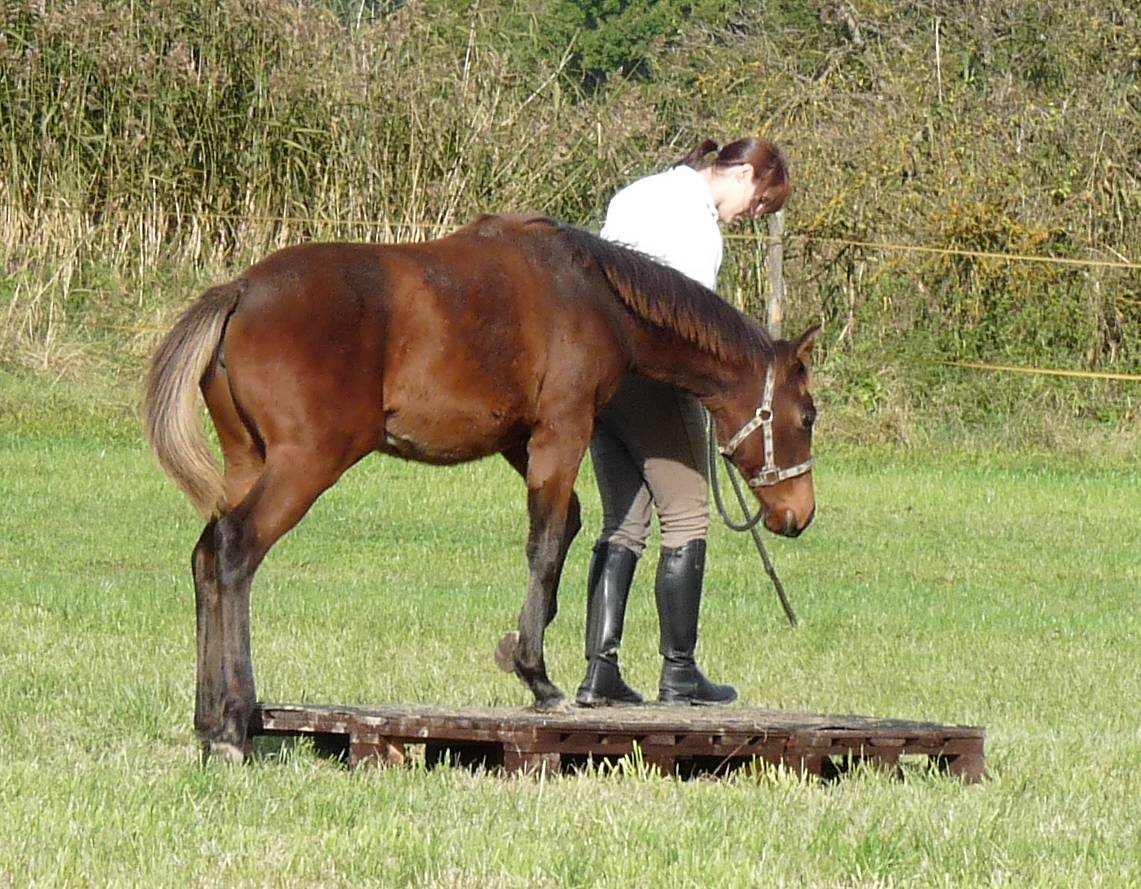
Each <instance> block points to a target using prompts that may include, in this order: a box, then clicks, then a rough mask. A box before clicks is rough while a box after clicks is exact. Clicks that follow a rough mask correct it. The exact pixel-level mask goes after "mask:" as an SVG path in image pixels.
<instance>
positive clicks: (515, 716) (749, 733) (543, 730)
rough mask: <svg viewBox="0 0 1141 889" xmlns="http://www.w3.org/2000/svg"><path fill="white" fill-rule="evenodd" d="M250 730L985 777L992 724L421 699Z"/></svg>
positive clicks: (521, 762) (507, 756) (367, 753)
mask: <svg viewBox="0 0 1141 889" xmlns="http://www.w3.org/2000/svg"><path fill="white" fill-rule="evenodd" d="M250 733H251V735H257V734H272V735H283V734H297V735H309V736H312V737H313V738H314V743H315V744H317V745H318V747H319V749H326V748H327V749H328V750H329V751H332V752H335V753H337V755H340V756H342V757H347V760H348V762H349V763H350V765H356V764H358V763H364V762H384V763H389V764H399V763H401V762H404V761H406V759H407V750H406V747H407V746H408V745H417V744H423V745H424V749H425V758H426V760H428V761H429V762H430V763H433V764H434V763H438V762H442V761H444V759H445V758H450V759H452V760H453V761H455V762H458V763H459V762H462V763H465V764H468V763H470V764H476V765H485V766H488V767H495V766H503V767H504V768H505V769H506V770H507V771H526V772H534V771H538V770H557V769H558V768H560V767H561V766H562V765H565V764H566V763H568V762H582V761H584V758H597V759H600V760H601V759H606V758H610V759H613V758H616V757H622V756H628V755H630V754H631V753H633V751H634V750H635V748H637V749H638V750H640V751H641V754H642V756H643V758H644V761H645V762H647V763H649V764H651V765H653V766H654V767H655V768H659V769H661V770H662V771H666V772H671V773H672V772H675V771H681V767H682V764H683V763H689V764H690V765H692V764H694V763H697V764H701V765H702V768H705V767H706V766H709V767H710V768H711V769H715V770H716V771H722V770H724V769H729V768H732V767H735V766H737V765H740V764H743V763H746V762H748V761H750V760H753V759H758V760H763V761H766V762H774V763H776V762H783V763H784V764H785V765H787V766H789V767H790V768H792V769H794V770H795V771H798V772H800V773H802V774H811V775H817V776H820V777H823V778H832V777H836V776H837V775H838V774H842V773H843V772H844V771H846V770H847V768H848V765H850V764H852V763H858V762H869V763H872V764H880V765H883V766H885V767H888V768H897V767H898V763H899V762H900V759H901V757H902V756H904V755H910V756H915V755H920V756H927V757H929V758H932V759H934V760H935V761H936V762H937V763H938V764H939V765H940V767H941V768H943V769H944V770H945V771H947V772H949V773H950V774H953V775H956V776H958V777H962V778H963V779H964V780H968V781H975V780H980V779H981V778H982V777H983V775H985V753H984V742H985V731H984V730H983V729H981V728H978V727H974V726H957V725H943V724H940V723H922V722H913V721H909V720H894V719H882V718H869V717H860V716H834V715H819V714H810V713H788V712H783V711H773V710H766V709H761V708H747V707H731V708H711V709H704V708H679V707H664V706H653V705H651V706H646V707H637V708H614V709H603V710H582V709H579V710H568V711H565V712H556V713H546V712H543V713H539V712H536V711H531V710H507V709H491V708H471V709H467V708H463V709H461V708H455V707H431V706H426V705H420V704H401V705H389V706H383V707H370V708H363V707H333V706H320V705H277V704H263V705H261V706H260V707H259V708H258V709H257V711H256V712H255V714H254V717H253V719H251V725H250ZM563 757H570V759H569V760H566V762H564V761H563ZM710 764H712V765H711V766H710ZM687 768H688V766H687Z"/></svg>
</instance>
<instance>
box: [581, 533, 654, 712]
mask: <svg viewBox="0 0 1141 889" xmlns="http://www.w3.org/2000/svg"><path fill="white" fill-rule="evenodd" d="M637 564H638V557H637V556H636V555H634V553H632V552H631V551H630V550H628V549H626V547H624V546H619V545H618V544H616V543H599V544H596V545H595V547H594V556H593V557H592V558H591V561H590V579H589V581H588V585H587V605H586V661H587V668H586V678H585V679H584V680H583V681H582V685H580V686H579V689H578V694H577V695H575V702H576V703H577V704H578V705H579V706H581V707H605V706H622V705H632V704H641V703H642V696H641V695H640V694H638V693H637V692H636V691H634V689H632V688H630V686H628V685H627V684H626V683H625V682H623V681H622V675H621V674H620V673H619V671H618V648H619V646H620V645H621V644H622V625H623V623H624V621H625V618H626V598H627V597H628V596H629V594H630V584H631V583H632V582H633V580H634V568H635V566H636V565H637Z"/></svg>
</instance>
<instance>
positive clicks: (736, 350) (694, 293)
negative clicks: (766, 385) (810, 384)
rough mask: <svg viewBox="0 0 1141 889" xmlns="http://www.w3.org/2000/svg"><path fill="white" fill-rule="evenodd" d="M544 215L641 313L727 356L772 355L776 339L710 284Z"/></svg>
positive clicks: (732, 359)
mask: <svg viewBox="0 0 1141 889" xmlns="http://www.w3.org/2000/svg"><path fill="white" fill-rule="evenodd" d="M534 221H535V222H539V221H540V220H537V219H536V220H534ZM541 221H542V222H543V223H546V224H548V225H551V226H553V227H554V228H555V229H556V230H557V232H558V235H559V237H560V238H562V239H563V240H564V241H566V242H567V243H568V244H569V245H570V247H571V249H572V250H573V251H574V252H575V253H578V254H580V255H581V254H585V255H586V256H588V257H589V258H590V259H592V260H593V261H594V262H595V263H596V264H597V265H598V267H599V269H600V270H601V271H602V272H603V274H605V275H606V279H607V281H609V282H610V286H611V287H613V288H614V292H615V294H617V296H618V297H619V298H620V299H621V300H622V302H623V303H624V304H625V305H626V306H627V307H628V308H629V309H630V310H631V311H632V312H634V313H635V314H636V315H638V317H640V318H642V319H644V320H646V321H648V322H649V323H650V324H653V325H656V326H658V327H663V328H666V329H667V330H671V331H673V332H674V333H676V334H677V335H678V336H679V337H681V338H682V339H683V340H685V341H686V342H689V343H692V344H693V345H695V346H697V347H698V348H699V349H701V350H702V351H705V352H708V353H709V354H711V355H714V356H715V357H717V358H719V359H721V360H723V361H730V362H734V363H738V362H742V361H747V360H749V359H751V358H752V357H754V356H758V355H759V356H762V357H765V358H771V357H772V355H773V353H774V345H773V340H772V338H771V337H770V336H769V335H768V333H766V332H765V330H764V328H762V327H761V326H760V325H759V324H758V323H757V322H756V321H754V320H753V319H752V318H750V317H749V316H748V315H746V314H744V313H743V312H740V311H738V310H737V309H735V308H734V307H733V306H731V305H729V303H727V302H725V300H723V299H721V297H719V296H718V295H717V294H716V293H714V292H713V291H712V290H710V289H709V288H707V287H705V286H703V285H702V284H699V283H698V282H697V281H694V280H693V279H692V278H690V277H688V276H686V275H683V274H682V273H681V272H678V271H675V270H674V269H671V268H669V267H667V266H664V265H662V264H661V263H660V262H657V261H656V260H654V259H652V258H650V257H649V256H646V255H645V254H643V253H639V252H638V251H636V250H631V249H630V248H629V247H624V246H622V245H621V244H615V243H612V242H610V241H606V240H603V239H602V238H599V237H597V236H595V235H592V234H590V233H589V232H585V231H583V230H582V229H579V228H575V227H573V226H570V225H566V224H564V223H561V222H558V221H557V220H554V219H543V220H541Z"/></svg>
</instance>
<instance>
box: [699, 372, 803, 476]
mask: <svg viewBox="0 0 1141 889" xmlns="http://www.w3.org/2000/svg"><path fill="white" fill-rule="evenodd" d="M775 380H776V374H775V372H774V369H773V365H772V364H771V363H770V364H769V366H768V368H767V369H766V370H765V394H764V396H763V397H762V399H761V406H760V407H759V408H757V412H756V413H755V414H754V415H753V419H751V420H750V421H749V422H748V423H746V424H745V425H744V426H742V427H741V429H740V431H739V432H738V433H737V434H736V435H734V436H733V437H732V438H731V439H729V443H728V444H727V445H725V447H723V448H720V451H721V453H722V454H723V455H724V456H726V457H732V456H733V453H734V452H735V451H736V450H737V448H739V447H740V446H741V442H743V441H744V440H745V439H746V438H748V437H749V436H750V435H752V434H753V433H754V432H756V431H757V429H758V428H759V429H761V430H762V431H763V433H764V440H765V462H764V463H762V464H761V471H760V472H758V473H757V474H756V475H754V476H753V477H752V478H751V479H749V487H750V488H768V487H771V486H772V485H777V484H780V483H781V482H783V481H784V480H785V479H790V478H796V476H798V475H804V474H805V473H806V472H808V470H810V469H811V468H812V464H813V463H815V462H816V461H815V459H814V458H812V457H809V458H808V459H807V460H805V461H804V462H803V463H797V464H796V465H795V466H790V467H788V468H787V469H781V468H779V467H778V466H777V465H776V456H775V454H774V453H773V389H774V383H775Z"/></svg>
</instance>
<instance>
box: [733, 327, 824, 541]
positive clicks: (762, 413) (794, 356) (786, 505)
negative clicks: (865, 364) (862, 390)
mask: <svg viewBox="0 0 1141 889" xmlns="http://www.w3.org/2000/svg"><path fill="white" fill-rule="evenodd" d="M819 333H820V328H819V327H813V328H812V329H810V330H808V331H807V332H806V333H805V334H804V335H803V336H801V337H800V339H798V340H797V341H796V342H795V343H792V342H788V341H787V340H780V341H779V342H778V343H777V344H776V355H775V358H774V360H773V361H771V362H768V363H767V365H766V367H765V368H764V370H763V371H762V372H761V373H760V374H754V375H752V378H751V379H749V380H748V381H746V382H744V383H743V384H742V385H741V386H738V387H736V388H735V389H734V391H733V392H732V393H731V394H730V395H729V396H728V397H727V398H726V400H725V402H724V404H723V410H720V411H718V415H719V417H718V420H719V422H718V442H719V444H720V446H721V452H722V453H724V454H726V455H728V456H729V457H730V459H732V461H733V463H734V464H735V465H736V466H737V468H738V469H740V470H741V473H742V475H744V477H745V478H746V479H747V480H748V483H749V487H750V488H752V489H753V493H755V494H756V495H757V499H758V500H760V501H761V504H762V505H763V506H764V511H765V517H764V523H765V527H766V528H768V529H769V530H770V531H772V532H773V533H774V534H782V535H784V536H786V537H796V536H797V535H798V534H800V533H801V532H802V531H803V530H804V529H805V528H807V527H808V525H809V524H810V523H811V522H812V517H813V515H814V514H815V512H816V492H815V489H814V485H813V481H812V424H813V422H815V420H816V408H815V406H814V405H813V403H812V395H811V394H810V393H809V391H808V383H809V367H810V365H811V356H812V347H813V345H815V343H816V337H817V335H818V334H819ZM729 427H731V428H729Z"/></svg>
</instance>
